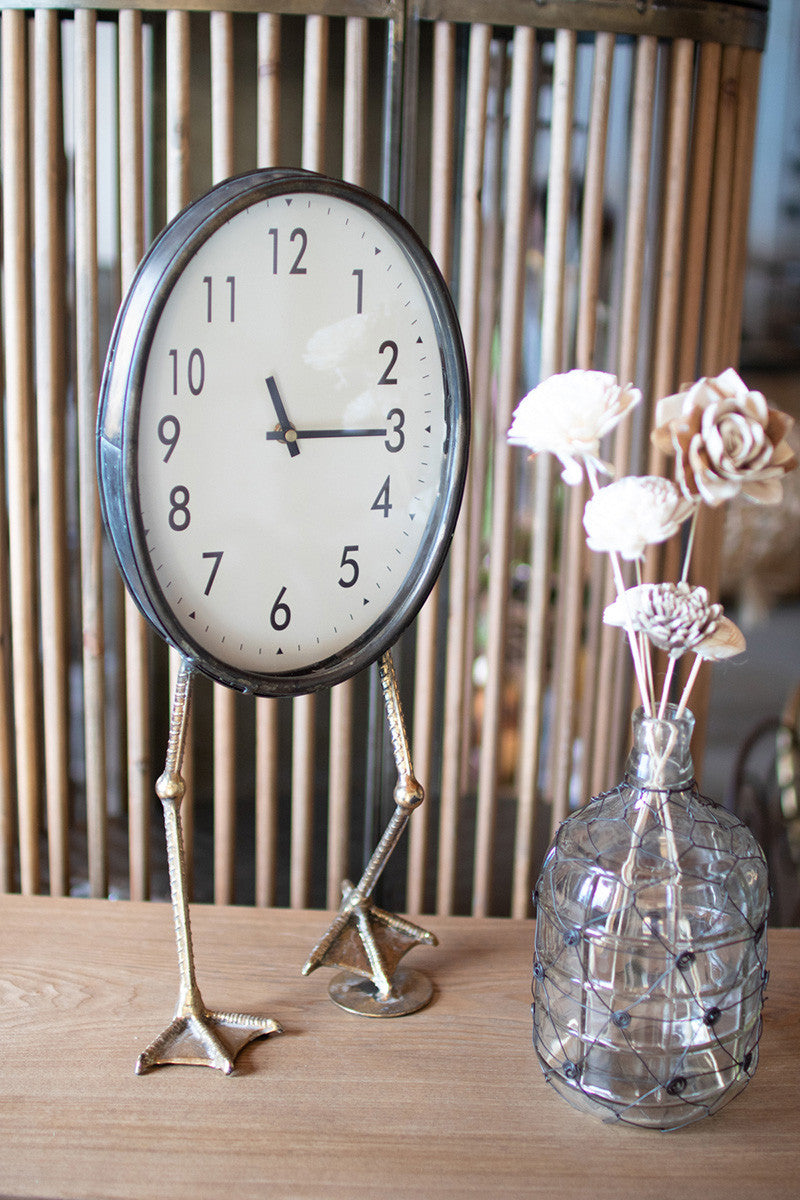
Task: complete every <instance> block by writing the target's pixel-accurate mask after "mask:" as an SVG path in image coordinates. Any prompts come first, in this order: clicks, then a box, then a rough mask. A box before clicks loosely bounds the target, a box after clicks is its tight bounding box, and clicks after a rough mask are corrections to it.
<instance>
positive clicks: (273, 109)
mask: <svg viewBox="0 0 800 1200" xmlns="http://www.w3.org/2000/svg"><path fill="white" fill-rule="evenodd" d="M257 46H258V85H257V89H256V108H257V118H256V120H257V126H258V128H257V132H256V143H257V155H258V165H259V166H260V167H275V166H277V165H278V163H279V162H280V132H281V121H280V117H281V18H280V16H279V15H278V14H277V13H259V14H258V25H257Z"/></svg>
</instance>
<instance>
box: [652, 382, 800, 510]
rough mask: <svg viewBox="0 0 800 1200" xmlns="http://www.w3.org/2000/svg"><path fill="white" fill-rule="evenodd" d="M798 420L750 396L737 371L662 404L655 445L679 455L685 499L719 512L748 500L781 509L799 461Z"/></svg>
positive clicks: (677, 463) (678, 472)
mask: <svg viewBox="0 0 800 1200" xmlns="http://www.w3.org/2000/svg"><path fill="white" fill-rule="evenodd" d="M791 426H792V418H791V417H789V416H787V415H786V413H782V412H779V411H778V409H775V408H770V407H769V405H768V404H767V402H766V400H765V399H764V397H763V395H762V394H761V392H751V391H749V390H748V388H747V385H746V384H745V383H744V381H743V380H742V379H740V377H739V376H738V375H737V373H736V371H734V370H733V368H732V367H729V368H728V370H727V371H723V372H722V374H721V375H717V376H716V377H715V378H713V379H710V378H703V379H699V380H698V381H697V383H694V384H692V386H691V387H687V388H685V389H684V390H683V391H680V392H677V393H676V394H675V395H674V396H667V397H665V399H663V400H660V401H659V403H658V407H657V408H656V427H655V429H654V430H653V433H652V434H651V437H652V440H653V443H654V444H655V446H657V447H658V449H659V450H661V451H662V452H663V453H665V454H674V455H675V471H676V475H677V480H678V484H679V485H680V488H681V490H682V492H683V494H684V495H685V496H688V497H689V498H694V497H700V498H701V499H702V500H704V501H705V503H706V504H710V505H713V506H715V507H716V506H717V505H719V504H722V502H723V501H724V500H730V499H731V498H732V497H733V496H737V495H739V493H741V494H742V495H743V496H746V497H747V498H748V499H749V500H754V501H757V502H759V503H761V504H779V503H780V501H781V496H782V489H781V479H782V478H783V476H784V475H785V474H786V472H787V471H790V470H791V469H792V468H793V467H795V466H797V460H796V459H795V457H794V454H793V453H792V450H791V447H790V446H789V443H788V442H787V441H786V434H787V433H788V431H789V429H790V428H791Z"/></svg>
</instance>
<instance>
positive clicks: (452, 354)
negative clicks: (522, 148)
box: [97, 168, 469, 696]
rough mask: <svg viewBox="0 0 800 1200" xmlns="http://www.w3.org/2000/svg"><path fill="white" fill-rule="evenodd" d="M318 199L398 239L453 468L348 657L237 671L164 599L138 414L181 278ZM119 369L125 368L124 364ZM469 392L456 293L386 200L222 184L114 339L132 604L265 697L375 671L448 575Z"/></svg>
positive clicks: (139, 282)
mask: <svg viewBox="0 0 800 1200" xmlns="http://www.w3.org/2000/svg"><path fill="white" fill-rule="evenodd" d="M293 192H294V193H303V192H306V193H307V192H316V193H321V194H325V195H331V196H335V197H338V198H340V199H344V200H346V201H348V202H350V203H353V204H355V205H357V206H359V207H361V208H363V209H364V210H365V211H367V212H368V213H370V215H372V216H374V217H375V218H376V219H377V220H378V221H379V222H380V223H381V224H382V225H384V226H385V227H386V228H388V229H389V231H390V233H391V234H392V236H393V237H394V239H395V241H396V242H397V244H398V245H399V246H400V247H401V249H402V250H403V252H404V253H405V254H406V257H407V258H408V260H409V262H410V264H411V266H412V267H413V269H414V271H415V274H416V276H417V278H418V280H419V282H420V284H421V286H422V288H423V290H424V292H425V295H426V298H427V300H428V305H429V309H430V312H431V315H432V317H433V321H434V326H435V329H436V335H437V343H438V347H439V352H440V355H441V367H442V375H443V379H444V385H445V422H446V428H447V436H446V443H445V457H446V468H445V474H444V477H443V480H442V489H441V492H440V496H439V498H438V499H437V503H436V507H435V509H434V511H433V513H432V514H431V516H430V517H429V519H428V524H427V528H426V533H425V537H424V539H423V542H422V545H421V546H420V549H419V551H418V553H417V556H416V559H415V561H414V563H413V564H412V567H411V568H410V570H409V572H408V575H407V576H406V582H405V584H404V586H403V587H402V588H401V591H400V593H399V595H398V596H396V597H395V598H394V600H393V601H392V602H391V604H390V606H389V607H388V608H387V609H384V611H383V614H382V615H381V616H380V617H378V618H377V620H376V621H375V622H374V623H373V624H372V626H370V628H369V629H368V630H367V631H366V632H365V633H364V634H363V635H362V636H361V637H360V638H358V639H357V640H355V641H354V642H353V643H351V644H350V646H348V647H347V648H346V649H345V650H343V651H342V652H340V653H338V654H336V655H333V656H331V657H329V658H327V659H324V660H322V661H320V662H319V663H317V664H315V665H313V666H312V667H310V668H303V669H298V670H293V671H287V672H250V671H242V670H236V669H234V668H232V667H230V666H229V665H228V664H226V663H224V662H221V661H220V660H219V659H218V658H216V657H215V656H214V655H212V654H211V653H209V652H208V651H206V650H204V649H203V648H202V647H200V646H198V645H197V644H196V643H195V642H194V641H193V640H192V639H191V637H190V636H189V634H188V632H187V631H186V629H185V627H184V626H183V625H181V624H180V622H179V621H178V620H177V618H176V617H175V615H174V613H173V612H172V610H171V609H170V608H169V606H168V605H167V603H166V601H165V600H164V598H163V595H162V592H161V589H160V587H159V584H158V582H157V580H156V576H155V572H154V570H153V568H152V564H151V562H150V556H149V554H148V552H147V547H146V543H145V536H144V529H143V526H142V521H141V516H140V510H139V503H138V500H139V497H138V482H137V472H136V469H135V467H136V460H137V455H138V424H139V407H140V403H141V395H142V387H143V383H144V377H145V372H146V369H147V361H148V357H149V353H150V346H151V344H152V339H153V337H154V335H155V331H156V327H157V324H158V321H159V319H160V317H161V314H162V312H163V310H164V307H165V305H166V303H167V300H168V298H169V295H170V293H171V291H172V289H173V287H174V285H175V283H176V282H177V280H178V279H179V278H180V276H181V274H182V272H183V271H184V269H185V268H186V266H187V265H188V263H189V262H190V261H191V259H192V258H193V257H194V255H195V254H196V253H197V251H198V250H199V249H200V247H201V246H202V245H204V244H205V242H207V241H208V240H209V238H211V237H212V236H213V234H214V233H215V232H216V230H217V229H219V228H220V227H221V226H223V225H224V224H226V223H227V222H228V221H229V220H230V219H231V218H232V217H234V216H235V215H237V214H238V213H239V212H242V211H243V210H245V209H247V208H249V207H251V206H252V205H253V204H256V203H258V202H259V201H261V200H265V199H268V198H271V197H273V196H284V195H288V194H291V193H293ZM118 362H119V363H121V364H122V365H121V366H118V365H117V364H118ZM468 397H469V383H468V376H467V367H466V359H465V355H464V348H463V343H462V339H461V332H460V327H459V324H458V318H457V315H456V311H455V306H454V304H453V301H452V298H451V296H450V292H449V290H448V288H447V285H446V284H445V282H444V280H443V279H442V276H441V274H440V272H439V269H438V267H437V265H436V263H435V261H434V259H433V257H432V255H431V254H430V252H429V251H428V250H427V248H426V247H425V246H424V244H423V243H422V241H421V240H420V238H419V236H418V235H417V234H416V233H415V231H414V230H413V229H412V228H411V226H410V225H409V224H408V223H407V222H406V221H405V220H404V219H403V218H402V217H400V215H399V214H398V213H397V212H395V210H394V209H392V208H390V207H389V206H388V205H387V204H385V203H384V202H383V201H382V200H379V199H378V198H377V197H376V196H373V195H371V194H370V193H369V192H366V191H364V190H363V189H362V188H358V187H356V186H355V185H353V184H348V183H344V182H342V181H340V180H333V179H329V178H327V177H326V176H323V175H318V174H316V173H314V172H310V171H303V170H300V169H293V170H283V169H280V168H277V169H272V168H265V169H262V170H257V171H251V172H247V173H246V174H243V175H239V176H235V177H233V178H232V179H229V180H226V181H225V182H223V183H221V184H218V185H217V186H216V187H215V188H212V189H211V191H210V192H208V193H207V194H206V195H205V196H203V197H201V199H199V200H197V201H195V202H194V203H193V204H190V205H189V207H188V208H186V209H184V211H183V212H182V213H180V214H179V215H178V216H177V217H175V218H174V220H173V221H172V222H171V223H170V224H169V225H167V226H166V228H165V229H164V230H163V232H162V233H161V235H160V236H159V237H158V238H157V239H156V241H155V242H154V243H153V246H152V247H151V249H150V251H149V252H148V254H147V255H146V256H145V258H144V259H143V260H142V263H141V264H140V266H139V269H138V271H137V273H136V275H135V277H134V279H133V281H132V283H131V286H130V289H129V291H128V294H127V297H126V299H125V302H124V304H123V306H122V308H121V310H120V313H119V316H118V317H117V321H116V323H115V326H114V331H113V333H112V336H111V341H110V344H109V350H108V354H107V357H106V366H105V371H104V375H103V385H102V389H101V395H100V409H99V414H98V431H97V458H98V476H99V481H100V503H101V512H102V516H103V522H104V524H105V526H106V528H107V530H108V532H109V535H110V537H111V541H112V543H113V545H114V549H115V551H116V555H117V559H118V561H119V565H120V569H121V571H122V574H123V576H124V578H125V580H126V582H127V584H128V587H129V589H130V591H131V594H132V596H133V598H134V600H135V602H136V604H137V606H138V607H139V609H140V610H141V612H142V613H143V614H144V616H145V617H146V618H147V619H148V621H149V622H150V623H151V625H153V626H154V628H155V629H156V630H157V631H158V632H159V633H160V634H161V636H162V637H164V638H165V640H166V641H167V642H169V643H170V645H172V646H174V647H175V648H176V649H177V650H178V651H179V653H180V654H181V656H182V657H183V658H184V659H185V660H186V661H187V662H189V663H191V665H192V666H193V667H195V668H197V669H198V670H200V671H202V672H203V673H204V674H206V675H209V676H210V677H211V678H212V679H214V680H216V681H217V682H219V683H223V684H225V685H227V686H228V687H232V688H235V689H236V690H238V691H242V692H252V693H254V694H255V695H266V696H286V695H298V694H302V693H307V692H311V691H316V690H318V689H320V688H325V687H330V686H332V685H333V684H336V683H341V682H342V681H343V680H344V679H347V678H349V677H350V676H351V675H354V674H356V673H357V672H358V671H359V670H361V669H362V668H363V667H366V666H369V665H370V664H371V663H373V662H375V661H376V659H378V658H379V657H380V656H381V654H382V653H383V652H384V651H386V650H388V649H389V647H390V646H392V645H394V643H395V642H396V641H397V640H398V638H399V637H400V634H401V633H402V632H403V630H404V629H405V628H406V627H407V626H408V625H409V624H410V623H411V621H412V620H413V619H414V617H415V616H416V615H417V613H418V612H419V609H420V608H421V607H422V604H423V603H424V601H425V599H426V597H427V596H428V594H429V592H430V590H431V588H432V587H433V584H434V583H435V581H436V578H437V577H438V575H439V572H440V571H441V568H442V565H443V563H444V560H445V556H446V554H447V550H448V548H449V545H450V541H451V539H452V535H453V530H454V528H455V523H456V519H457V516H458V511H459V507H460V503H461V496H462V493H463V488H464V481H465V477H466V466H467V447H468V442H469V399H468Z"/></svg>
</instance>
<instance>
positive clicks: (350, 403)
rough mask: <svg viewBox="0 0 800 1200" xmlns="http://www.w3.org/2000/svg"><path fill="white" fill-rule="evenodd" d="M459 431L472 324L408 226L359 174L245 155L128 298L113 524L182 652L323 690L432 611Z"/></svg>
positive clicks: (113, 401)
mask: <svg viewBox="0 0 800 1200" xmlns="http://www.w3.org/2000/svg"><path fill="white" fill-rule="evenodd" d="M467 439H468V386H467V375H466V368H465V364H464V355H463V349H462V345H461V339H460V334H459V330H458V323H457V320H456V317H455V313H454V310H453V306H452V302H451V300H450V297H449V293H448V292H447V289H446V287H445V285H444V283H443V282H442V280H441V277H440V275H439V273H438V271H437V269H436V267H435V265H434V263H433V261H432V259H431V258H430V255H429V254H428V252H427V251H426V250H425V248H424V246H423V245H422V243H421V242H420V241H419V239H418V238H417V236H416V235H415V234H414V233H413V231H412V230H411V229H410V227H409V226H408V225H407V224H405V223H404V222H403V221H402V220H401V219H400V218H399V217H398V216H397V214H396V213H395V212H394V211H393V210H391V209H390V208H388V207H387V206H386V205H383V204H382V203H381V202H380V201H378V200H377V199H375V198H374V197H372V196H370V195H369V194H367V193H365V192H363V191H361V190H359V189H357V188H354V187H351V186H349V185H346V184H343V183H339V182H335V181H332V180H328V179H325V178H323V177H321V176H317V175H312V174H309V173H307V172H300V171H258V172H253V173H251V174H249V175H245V176H240V177H238V178H236V179H233V180H230V181H228V182H227V183H225V184H222V185H220V186H219V187H217V188H215V189H213V190H212V191H211V192H210V193H209V194H208V195H207V196H205V197H203V198H202V199H201V200H199V201H197V202H196V203H195V204H193V205H191V206H190V207H189V208H188V209H187V210H185V211H184V213H182V214H181V215H180V216H179V217H178V218H176V220H175V221H174V222H173V223H172V224H171V225H169V226H168V227H167V229H166V230H165V231H164V233H163V234H162V235H161V237H160V238H159V239H158V240H157V241H156V243H155V244H154V246H153V248H152V249H151V251H150V253H149V254H148V256H147V257H146V258H145V260H144V262H143V263H142V265H141V267H140V269H139V272H138V273H137V276H136V278H135V280H134V283H133V285H132V287H131V289H130V291H129V294H128V297H127V299H126V302H125V304H124V306H123V308H122V310H121V313H120V316H119V318H118V321H117V325H116V328H115V331H114V335H113V338H112V343H111V347H110V351H109V355H108V360H107V364H106V370H105V374H104V380H103V388H102V394H101V405H100V414H99V426H98V451H99V477H100V490H101V502H102V507H103V513H104V518H105V521H106V525H107V527H108V530H109V532H110V535H111V539H112V541H113V543H114V546H115V549H116V552H117V555H118V558H119V561H120V565H121V567H122V570H123V573H124V575H125V577H126V581H127V583H128V585H129V587H130V589H131V591H132V593H133V595H134V598H135V599H136V601H137V603H138V605H139V607H140V608H141V609H142V611H143V612H144V614H145V615H146V616H147V617H148V619H149V620H150V621H151V622H152V623H153V624H154V625H155V627H156V629H158V631H159V632H160V633H161V634H162V635H163V636H164V637H165V638H166V639H167V640H168V641H169V642H171V643H172V644H173V645H175V646H176V647H177V648H178V650H179V651H180V652H181V654H182V656H183V657H184V659H186V661H187V662H189V663H190V664H191V665H192V666H193V667H198V668H199V669H200V670H202V671H204V672H205V673H206V674H208V675H210V676H211V677H212V678H214V679H216V680H218V681H220V682H223V683H226V684H229V685H231V686H234V687H237V688H240V689H242V690H248V691H253V692H256V693H260V694H268V695H280V694H292V693H298V692H303V691H310V690H313V689H315V688H318V687H322V686H326V685H329V684H332V683H336V682H339V681H340V680H342V679H344V678H346V677H347V676H349V675H351V674H353V673H355V672H356V671H357V670H359V669H360V668H361V667H363V666H365V665H367V664H368V663H369V662H372V661H374V660H375V659H376V658H378V657H379V656H380V655H381V654H382V653H383V651H384V650H386V649H387V648H388V647H389V646H390V645H391V644H392V643H393V642H394V641H395V640H396V639H397V637H398V635H399V634H400V632H401V631H402V629H403V628H404V627H405V626H406V625H407V624H408V623H409V621H410V620H411V619H412V618H413V617H414V615H415V614H416V612H417V611H418V609H419V607H420V605H421V604H422V602H423V601H424V599H425V597H426V595H427V593H428V591H429V590H430V588H431V587H432V585H433V583H434V581H435V579H436V576H437V574H438V572H439V570H440V568H441V565H442V562H443V559H444V555H445V553H446V550H447V547H448V544H449V541H450V538H451V535H452V531H453V526H454V523H455V519H456V515H457V512H458V506H459V503H460V498H461V492H462V488H463V482H464V474H465V469H466V458H467Z"/></svg>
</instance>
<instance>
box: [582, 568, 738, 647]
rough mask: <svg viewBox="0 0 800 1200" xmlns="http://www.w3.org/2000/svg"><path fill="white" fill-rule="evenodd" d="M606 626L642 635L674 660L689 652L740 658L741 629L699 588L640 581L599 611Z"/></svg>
mask: <svg viewBox="0 0 800 1200" xmlns="http://www.w3.org/2000/svg"><path fill="white" fill-rule="evenodd" d="M603 620H604V622H605V623H606V625H620V626H625V627H630V628H632V629H633V630H634V632H636V633H644V634H646V635H647V637H648V638H649V639H650V641H651V642H652V643H653V645H654V646H656V647H657V648H658V649H659V650H665V651H666V652H667V653H668V654H670V655H672V656H673V657H678V656H679V655H681V654H683V653H684V651H686V650H693V651H694V653H695V654H697V655H699V656H700V658H708V659H719V658H729V657H731V656H732V655H734V654H741V652H742V651H743V650H744V648H745V640H744V635H743V634H742V632H741V630H740V629H738V627H737V626H736V625H734V623H733V621H730V620H729V619H728V618H727V617H726V616H724V614H723V611H722V605H721V604H715V603H712V602H711V601H710V600H709V597H708V592H707V590H706V589H705V588H704V587H692V586H691V584H688V583H643V584H640V585H639V586H638V587H632V588H628V590H627V591H626V592H624V593H623V594H622V595H621V596H618V597H617V599H616V600H615V601H614V603H613V604H609V605H608V607H607V608H606V610H605V612H604V613H603Z"/></svg>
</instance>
